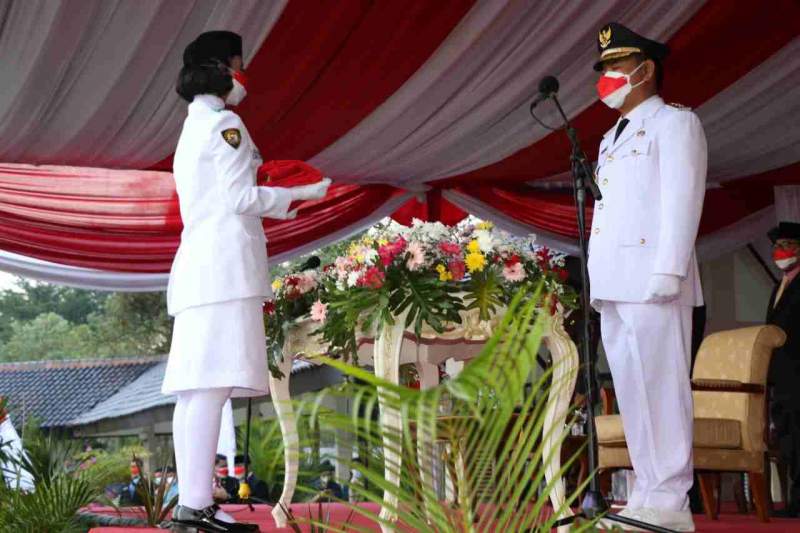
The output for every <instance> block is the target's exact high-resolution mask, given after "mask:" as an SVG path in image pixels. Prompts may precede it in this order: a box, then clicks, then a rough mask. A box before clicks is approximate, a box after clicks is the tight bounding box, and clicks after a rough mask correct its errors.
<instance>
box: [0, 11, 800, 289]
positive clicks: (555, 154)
mask: <svg viewBox="0 0 800 533" xmlns="http://www.w3.org/2000/svg"><path fill="white" fill-rule="evenodd" d="M774 4H775V5H773V6H772V8H771V9H769V10H765V9H763V4H762V3H761V2H758V1H756V0H743V1H741V2H725V1H720V0H709V1H707V2H701V1H690V2H671V1H669V0H647V1H645V0H639V1H634V2H631V1H629V0H613V1H610V2H590V3H576V2H568V1H564V2H513V1H510V0H509V1H497V2H475V1H473V0H463V1H462V0H459V1H453V2H436V3H432V2H429V1H427V0H404V1H403V2H400V1H394V0H387V1H385V2H371V1H367V0H353V1H352V2H344V3H333V2H323V3H319V4H316V5H314V6H313V7H310V6H309V4H307V3H304V2H298V1H295V2H286V1H283V0H281V1H274V0H273V1H268V2H259V1H255V0H252V1H250V0H248V1H241V2H214V1H210V0H194V1H192V0H156V1H153V2H138V1H136V0H112V1H108V0H87V1H85V2H80V3H78V4H77V5H76V3H74V2H63V1H62V2H59V1H30V2H14V3H8V4H4V5H2V6H0V17H1V18H2V19H3V20H4V21H5V23H4V26H3V28H4V30H3V33H2V35H0V69H2V72H3V80H4V84H3V89H2V90H0V118H2V120H0V135H2V137H0V139H2V142H1V143H0V250H2V251H3V252H2V253H0V269H3V270H7V271H12V272H16V273H21V274H26V275H31V276H33V277H38V278H39V279H47V280H50V281H56V282H59V283H69V284H80V285H81V286H96V287H101V288H108V289H118V290H119V289H123V290H144V289H145V288H146V289H157V288H163V287H164V286H165V282H166V279H167V276H166V274H167V273H168V271H169V267H170V264H171V260H172V257H173V255H174V253H175V249H176V247H177V245H178V242H179V238H180V230H181V223H180V212H179V210H178V207H177V202H176V198H175V192H174V186H173V183H172V178H171V175H170V173H169V171H170V169H171V155H170V154H171V153H172V151H173V150H174V146H175V144H176V142H177V137H178V134H179V132H180V127H181V122H182V120H183V117H184V114H185V103H183V102H182V101H181V100H180V99H179V98H178V97H177V95H176V94H175V93H174V90H173V85H174V80H175V76H176V73H177V70H178V68H179V66H180V57H181V53H182V50H183V48H184V47H185V45H186V44H187V43H188V42H189V41H190V40H191V39H193V38H194V37H195V36H196V35H197V34H198V33H200V32H201V31H204V30H208V29H222V28H225V29H231V30H234V31H237V32H239V33H241V34H242V35H243V37H244V44H245V63H246V66H247V69H248V74H249V78H250V80H251V83H250V86H249V88H248V89H249V96H248V98H247V99H246V100H245V102H244V105H242V106H241V108H240V109H239V110H238V111H239V112H240V114H241V115H242V117H243V118H244V121H245V124H246V125H247V127H248V130H249V131H250V133H251V135H252V137H253V139H254V140H255V141H256V143H257V144H258V146H259V147H260V149H261V151H262V153H263V154H264V155H265V157H266V158H267V159H302V160H307V161H309V162H310V163H311V164H312V165H314V166H316V167H317V168H319V169H320V170H322V171H323V173H325V174H326V175H329V176H331V177H332V178H333V179H334V181H335V183H336V186H335V187H334V188H332V193H331V195H330V196H329V198H327V199H325V200H323V201H322V202H318V203H307V204H304V205H303V206H302V207H301V210H300V215H299V217H298V218H297V219H296V220H294V221H290V222H284V221H266V222H265V230H266V232H267V235H268V237H269V242H270V244H269V247H270V255H271V256H273V257H274V258H277V259H283V258H290V257H294V256H296V255H297V254H300V253H303V252H307V251H309V250H310V249H313V247H314V246H318V245H320V244H324V243H327V242H332V241H333V240H335V239H338V238H341V237H344V236H347V235H348V234H350V233H352V232H354V231H357V230H359V229H360V228H363V227H366V226H367V225H368V224H369V223H371V222H373V221H375V220H377V219H379V218H380V217H382V216H385V215H387V214H391V213H395V216H397V217H398V218H399V219H401V220H405V219H408V218H410V217H411V216H423V217H426V216H427V217H439V218H443V219H445V220H447V221H453V220H457V219H458V218H459V217H461V216H463V214H464V213H465V212H472V213H474V214H477V215H479V216H489V217H491V218H495V219H497V221H498V223H500V224H501V225H503V226H504V227H506V228H508V229H511V230H513V231H515V232H534V233H537V234H538V235H539V237H540V242H544V243H546V244H549V245H551V246H555V247H559V248H561V249H563V250H565V251H574V250H575V239H576V236H577V228H576V227H575V222H574V208H573V203H572V196H571V193H570V191H569V190H568V188H567V187H566V186H567V185H568V184H569V180H568V176H567V175H566V170H567V169H568V167H567V165H568V146H567V141H566V138H565V136H564V135H563V133H561V132H548V131H546V130H545V129H543V128H541V127H540V126H538V125H537V124H536V123H535V122H534V121H533V120H532V119H531V118H530V116H529V115H528V110H527V107H528V104H529V102H530V100H531V98H532V96H533V93H534V92H535V87H536V85H537V83H538V81H539V79H541V78H542V77H543V76H544V75H548V74H553V75H555V76H557V77H558V78H559V80H560V84H561V90H560V93H559V96H560V98H561V101H562V103H563V105H564V108H565V109H566V111H567V112H568V114H570V116H572V117H574V122H575V125H576V126H578V128H579V130H580V132H581V136H582V140H583V144H584V147H585V148H586V149H587V151H588V152H589V153H590V155H592V154H593V152H595V151H596V148H597V144H598V143H599V139H600V137H601V136H602V134H603V133H604V132H605V131H606V130H607V129H608V128H609V127H610V126H611V125H612V124H613V122H614V113H613V112H611V111H610V110H608V109H606V108H604V107H603V106H602V104H600V103H599V102H597V100H596V96H595V94H594V87H593V85H594V80H595V76H596V74H595V73H594V72H593V71H592V70H591V64H592V62H593V59H594V57H595V55H596V50H595V41H594V39H595V35H596V31H597V29H598V28H599V27H600V26H601V25H602V24H604V23H605V22H607V21H609V20H618V21H620V22H622V23H624V24H626V25H628V26H630V27H632V28H634V29H636V30H638V31H640V32H642V33H645V34H647V35H648V36H651V37H653V38H657V39H661V40H664V41H667V42H668V43H669V44H670V46H671V48H672V54H671V56H670V57H669V58H668V59H667V61H666V62H665V67H666V81H665V86H664V91H663V93H664V96H665V98H666V99H667V101H676V102H679V103H682V104H685V105H689V106H692V107H693V108H694V109H695V111H696V112H697V113H698V115H699V116H700V118H701V120H702V122H703V125H704V127H705V129H706V134H707V136H708V140H709V156H710V168H709V182H710V184H711V186H710V188H709V190H708V193H707V197H706V207H705V211H704V215H703V221H702V223H701V239H700V242H699V245H698V247H699V249H700V251H701V252H702V250H709V251H714V252H715V253H720V251H722V250H724V249H727V248H729V247H731V246H735V245H736V242H735V240H734V239H731V238H730V236H731V235H733V234H734V233H732V230H733V229H737V232H736V233H737V234H739V235H743V234H746V233H747V231H744V230H743V228H749V230H748V231H750V233H753V234H755V231H756V228H757V229H758V231H761V229H762V226H765V225H767V224H768V220H769V214H770V213H772V214H774V209H772V204H773V201H774V200H773V197H772V186H773V185H785V184H796V183H800V168H798V167H799V166H800V126H798V123H797V121H796V119H795V118H794V117H796V116H797V115H798V112H800V94H798V91H797V87H798V86H800V37H798V35H800V5H798V4H797V3H796V2H793V1H791V0H776V2H774ZM754 35H758V36H759V38H758V39H755V38H754V37H753V36H754ZM548 108H549V106H548V105H542V106H539V108H537V109H539V110H541V111H540V112H541V113H542V118H543V119H544V120H545V121H549V122H551V123H555V122H556V121H555V117H554V116H553V115H552V113H551V112H550V111H548ZM426 191H427V192H426ZM420 198H423V199H424V198H427V199H428V201H427V203H420V202H419V199H420ZM708 253H711V252H708ZM701 255H702V253H701ZM43 261H44V262H43Z"/></svg>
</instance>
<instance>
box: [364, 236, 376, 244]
mask: <svg viewBox="0 0 800 533" xmlns="http://www.w3.org/2000/svg"><path fill="white" fill-rule="evenodd" d="M361 243H362V244H363V245H364V246H372V245H373V244H374V243H375V240H374V239H373V238H372V237H367V236H365V237H364V238H363V239H361Z"/></svg>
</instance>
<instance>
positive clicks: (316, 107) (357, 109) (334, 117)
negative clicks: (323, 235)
mask: <svg viewBox="0 0 800 533" xmlns="http://www.w3.org/2000/svg"><path fill="white" fill-rule="evenodd" d="M473 4H474V0H454V1H449V2H431V1H430V0H408V1H406V2H373V1H370V0H352V1H347V2H315V3H314V4H313V5H309V4H308V3H305V2H289V4H288V5H287V6H286V9H285V10H284V11H283V13H282V15H281V18H280V20H278V22H277V23H276V24H275V27H274V28H273V29H272V31H271V32H270V33H269V35H268V36H267V38H266V40H265V41H264V43H263V44H262V45H261V47H260V48H259V50H258V52H257V53H256V55H255V57H254V58H253V60H252V61H251V62H250V64H249V65H246V68H247V71H248V76H249V78H248V95H249V96H248V97H247V98H246V99H245V101H244V102H243V103H242V105H241V106H240V108H238V109H237V112H238V113H239V114H240V115H241V116H242V118H243V120H244V123H245V124H246V125H247V128H248V131H249V132H250V134H251V136H252V137H253V140H254V141H255V143H256V146H258V147H259V150H260V151H261V153H262V154H264V156H265V157H267V158H269V159H301V160H306V159H310V158H311V157H313V156H314V155H316V154H317V153H319V152H321V151H322V150H324V149H325V148H327V147H328V146H329V145H331V144H332V143H333V142H335V141H336V140H337V139H338V138H340V137H341V136H343V135H344V134H345V133H346V132H347V131H348V130H350V129H351V128H353V127H354V126H355V125H356V124H358V123H359V122H360V121H361V120H363V119H364V118H365V117H366V116H367V115H369V114H370V113H371V112H372V111H374V110H375V108H376V107H377V106H379V105H380V104H381V103H382V102H383V101H384V100H386V99H387V98H388V97H389V96H391V95H392V94H393V93H394V92H395V91H397V89H398V88H400V86H401V85H402V84H403V83H405V82H406V80H408V78H409V77H410V76H411V75H412V74H413V73H414V72H415V71H416V70H417V69H418V68H419V67H420V66H421V65H422V64H423V63H424V62H425V60H427V59H428V57H430V55H431V54H432V53H433V51H434V50H436V48H438V47H439V45H440V44H441V43H442V41H443V40H444V39H445V37H447V35H448V34H449V33H450V31H451V30H452V29H453V28H454V27H455V25H456V24H458V22H459V21H460V20H461V18H462V17H463V16H464V14H465V13H466V12H467V11H469V9H470V8H471V7H472V5H473ZM154 168H157V169H162V170H171V169H172V158H171V157H170V158H168V159H166V160H164V161H162V162H160V163H158V164H157V165H156V166H155V167H154Z"/></svg>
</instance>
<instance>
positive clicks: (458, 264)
mask: <svg viewBox="0 0 800 533" xmlns="http://www.w3.org/2000/svg"><path fill="white" fill-rule="evenodd" d="M447 268H448V269H449V270H450V273H451V274H453V280H454V281H461V280H462V279H464V274H465V273H466V272H467V265H466V264H464V261H463V260H461V259H453V260H452V261H450V262H449V263H447Z"/></svg>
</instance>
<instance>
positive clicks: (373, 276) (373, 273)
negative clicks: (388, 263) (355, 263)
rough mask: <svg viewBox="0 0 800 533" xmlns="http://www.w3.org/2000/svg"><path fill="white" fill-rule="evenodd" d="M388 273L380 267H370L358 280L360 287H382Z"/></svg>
mask: <svg viewBox="0 0 800 533" xmlns="http://www.w3.org/2000/svg"><path fill="white" fill-rule="evenodd" d="M385 279H386V275H385V274H384V273H383V271H382V270H381V269H379V268H378V267H374V266H373V267H369V268H368V269H367V271H366V272H364V275H363V276H361V279H359V280H358V285H359V287H369V288H370V289H380V288H381V287H383V282H384V280H385Z"/></svg>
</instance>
